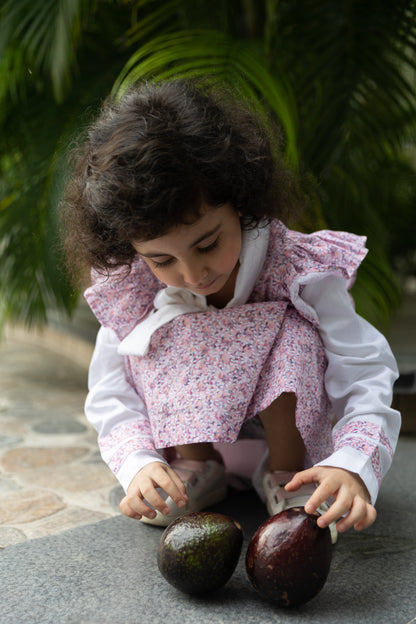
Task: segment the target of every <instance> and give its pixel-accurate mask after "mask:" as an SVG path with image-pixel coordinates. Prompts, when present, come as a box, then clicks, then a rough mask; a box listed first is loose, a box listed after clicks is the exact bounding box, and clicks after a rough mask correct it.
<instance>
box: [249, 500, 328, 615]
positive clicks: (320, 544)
mask: <svg viewBox="0 0 416 624" xmlns="http://www.w3.org/2000/svg"><path fill="white" fill-rule="evenodd" d="M318 518H319V515H318V514H307V513H306V512H305V510H304V509H303V508H301V507H293V508H292V509H286V510H285V511H282V512H281V513H278V514H276V515H275V516H272V517H271V518H269V519H268V520H266V522H264V523H263V524H262V525H261V526H260V527H259V528H258V529H257V531H256V533H255V534H254V535H253V537H252V539H251V541H250V544H249V546H248V549H247V554H246V570H247V575H248V577H249V579H250V581H251V583H252V585H253V587H254V588H255V589H256V590H257V591H258V592H259V594H260V595H261V596H262V597H263V598H266V599H267V600H269V601H271V602H273V603H275V604H277V605H278V606H280V607H292V606H297V605H301V604H303V603H305V602H307V601H308V600H311V599H312V598H313V597H314V596H316V594H318V592H320V591H321V589H322V588H323V586H324V584H325V582H326V579H327V576H328V573H329V568H330V565H331V559H332V545H331V534H330V530H329V528H328V527H326V528H325V529H321V528H320V527H319V526H318V524H317V519H318Z"/></svg>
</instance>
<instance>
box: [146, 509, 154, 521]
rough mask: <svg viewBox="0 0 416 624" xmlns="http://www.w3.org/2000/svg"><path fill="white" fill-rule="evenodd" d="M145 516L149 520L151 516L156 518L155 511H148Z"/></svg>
mask: <svg viewBox="0 0 416 624" xmlns="http://www.w3.org/2000/svg"><path fill="white" fill-rule="evenodd" d="M147 517H148V518H150V520H152V519H153V518H156V512H155V511H149V513H148V514H147Z"/></svg>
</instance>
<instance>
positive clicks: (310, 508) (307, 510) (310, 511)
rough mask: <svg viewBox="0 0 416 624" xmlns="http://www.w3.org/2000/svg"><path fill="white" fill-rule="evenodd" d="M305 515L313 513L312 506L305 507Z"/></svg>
mask: <svg viewBox="0 0 416 624" xmlns="http://www.w3.org/2000/svg"><path fill="white" fill-rule="evenodd" d="M305 511H306V513H313V505H305Z"/></svg>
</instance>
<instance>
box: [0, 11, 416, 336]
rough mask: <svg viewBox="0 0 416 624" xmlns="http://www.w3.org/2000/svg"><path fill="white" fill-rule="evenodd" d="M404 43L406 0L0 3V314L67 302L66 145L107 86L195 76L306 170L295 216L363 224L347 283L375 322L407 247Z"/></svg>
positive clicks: (409, 192) (26, 313) (307, 226)
mask: <svg viewBox="0 0 416 624" xmlns="http://www.w3.org/2000/svg"><path fill="white" fill-rule="evenodd" d="M415 50H416V4H415V2H414V1H411V0H395V2H391V0H367V1H360V0H339V1H338V2H333V0H260V1H259V0H218V1H217V2H215V3H207V2H206V1H205V0H135V1H134V0H118V1H117V0H113V1H111V0H89V1H88V0H65V1H64V0H61V1H60V2H56V0H3V4H2V6H1V8H0V59H1V60H0V120H1V127H2V142H1V145H0V191H1V198H0V253H1V264H0V302H1V303H0V314H1V315H2V317H3V318H21V319H23V320H24V321H26V322H39V321H41V322H42V321H44V320H45V319H46V317H47V309H48V308H49V307H58V308H60V309H63V310H66V311H68V312H70V311H71V310H72V309H73V307H74V305H75V303H76V299H77V292H76V291H75V292H74V290H73V289H72V288H71V287H70V285H69V282H68V280H67V278H66V276H65V272H64V271H63V269H62V266H61V264H60V252H59V245H58V235H57V206H58V203H59V197H60V195H61V192H62V187H63V183H64V180H65V178H66V176H67V174H68V173H67V165H66V159H65V154H66V150H67V147H68V145H70V144H71V142H72V141H73V139H74V137H75V136H77V135H78V134H79V132H80V131H82V130H83V129H85V127H86V125H87V124H88V121H89V120H90V119H91V116H94V115H95V113H96V111H97V107H98V106H99V104H100V102H101V101H102V100H103V99H104V98H105V97H106V95H107V94H108V92H109V91H110V90H112V91H113V93H114V94H116V95H119V94H121V93H122V92H123V91H124V90H125V89H126V88H128V87H129V86H130V85H131V84H133V83H134V82H136V81H138V80H161V79H170V78H172V77H189V76H193V77H198V78H199V79H200V80H201V81H202V82H206V83H212V82H217V81H218V82H225V83H227V84H228V85H230V86H231V87H232V88H233V89H234V90H235V91H236V92H237V94H238V95H239V96H240V97H244V98H249V99H250V100H251V101H252V102H253V104H254V105H255V106H256V107H257V108H258V109H259V110H261V111H263V112H264V114H265V115H266V114H268V115H271V116H272V117H274V118H275V119H277V120H278V121H279V122H280V124H281V126H282V128H283V131H284V137H285V145H284V148H285V154H286V158H287V160H288V161H289V163H290V165H291V166H292V167H293V168H294V169H296V170H297V171H298V173H299V174H301V176H302V177H303V178H305V179H307V180H308V181H309V182H308V186H309V189H310V194H311V202H310V205H309V209H308V211H307V212H306V213H305V214H303V215H302V219H301V221H300V223H299V224H298V227H299V228H302V229H304V230H313V229H317V228H322V227H330V228H332V229H341V230H342V229H345V230H349V231H353V232H356V233H359V234H367V235H368V246H369V248H370V253H369V255H368V257H367V259H366V260H365V262H364V264H363V267H362V269H361V270H360V272H359V279H358V281H357V284H356V286H355V291H354V295H355V298H356V302H357V307H358V309H359V311H360V312H361V313H362V314H363V315H364V316H366V317H367V318H368V319H369V320H370V321H371V322H373V323H375V324H376V325H378V326H381V327H382V328H384V329H385V328H386V326H387V322H388V318H389V314H390V312H391V310H392V308H394V306H396V305H397V304H398V302H399V299H400V281H399V277H398V272H397V268H398V267H399V266H400V267H401V269H402V270H405V268H406V266H407V265H406V258H407V257H408V256H409V255H410V254H411V251H412V250H413V249H414V247H415V244H414V234H413V237H412V233H414V232H415V231H416V211H415V210H414V208H415V206H414V197H415V196H416V194H415V191H416V176H415V163H414V160H413V156H414V154H413V145H414V131H415V119H416V102H415V93H414V76H415V69H416V64H415ZM311 180H312V181H313V183H311V182H310V181H311Z"/></svg>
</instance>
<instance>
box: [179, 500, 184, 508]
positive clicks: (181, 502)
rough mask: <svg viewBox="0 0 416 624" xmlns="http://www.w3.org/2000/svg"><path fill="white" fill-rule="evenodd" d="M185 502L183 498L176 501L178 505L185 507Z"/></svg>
mask: <svg viewBox="0 0 416 624" xmlns="http://www.w3.org/2000/svg"><path fill="white" fill-rule="evenodd" d="M185 505H186V503H185V501H184V500H180V501H178V507H185Z"/></svg>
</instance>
